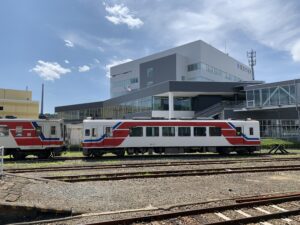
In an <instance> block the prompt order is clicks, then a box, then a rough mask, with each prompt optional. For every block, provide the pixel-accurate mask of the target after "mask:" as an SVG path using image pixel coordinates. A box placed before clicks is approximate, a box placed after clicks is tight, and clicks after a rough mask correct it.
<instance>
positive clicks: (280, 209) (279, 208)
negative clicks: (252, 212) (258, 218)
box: [254, 205, 293, 222]
mask: <svg viewBox="0 0 300 225" xmlns="http://www.w3.org/2000/svg"><path fill="white" fill-rule="evenodd" d="M274 206H275V207H274ZM272 207H273V208H275V209H278V210H279V211H282V212H287V211H288V210H286V209H283V208H281V207H278V206H276V205H272ZM254 208H255V209H256V210H258V211H261V212H263V213H265V214H271V212H269V211H267V210H265V209H262V208H260V207H254ZM282 220H283V221H285V222H292V221H293V220H291V219H288V218H282Z"/></svg>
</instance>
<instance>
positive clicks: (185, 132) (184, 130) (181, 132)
mask: <svg viewBox="0 0 300 225" xmlns="http://www.w3.org/2000/svg"><path fill="white" fill-rule="evenodd" d="M178 136H181V137H186V136H191V128H190V127H178Z"/></svg>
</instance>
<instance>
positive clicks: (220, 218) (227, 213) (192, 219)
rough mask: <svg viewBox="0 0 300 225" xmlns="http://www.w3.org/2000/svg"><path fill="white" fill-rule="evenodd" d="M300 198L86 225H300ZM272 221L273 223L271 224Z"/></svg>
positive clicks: (262, 200)
mask: <svg viewBox="0 0 300 225" xmlns="http://www.w3.org/2000/svg"><path fill="white" fill-rule="evenodd" d="M299 201H300V195H292V196H284V197H275V198H271V199H258V200H255V201H250V202H244V203H237V204H232V205H225V206H217V207H210V208H201V209H190V210H176V211H172V212H167V213H159V214H154V215H147V216H137V217H127V218H124V219H116V220H107V221H101V222H93V223H86V225H117V224H122V225H130V224H135V225H138V224H143V225H145V224H149V225H150V224H151V225H154V224H155V225H166V224H168V225H172V224H185V225H195V224H205V225H228V224H234V225H236V224H247V223H259V224H263V225H273V224H275V223H272V221H273V220H275V222H276V224H299V223H300V217H299V215H300V202H299ZM270 220H272V221H270Z"/></svg>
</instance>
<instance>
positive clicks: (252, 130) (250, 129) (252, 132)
mask: <svg viewBox="0 0 300 225" xmlns="http://www.w3.org/2000/svg"><path fill="white" fill-rule="evenodd" d="M249 134H250V135H254V129H253V127H250V128H249Z"/></svg>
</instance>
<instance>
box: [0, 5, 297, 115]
mask: <svg viewBox="0 0 300 225" xmlns="http://www.w3.org/2000/svg"><path fill="white" fill-rule="evenodd" d="M0 27H1V35H0V58H1V67H0V87H1V88H12V89H25V88H26V86H28V88H29V89H30V90H32V91H33V98H34V100H39V99H40V92H41V84H42V83H43V82H44V83H45V91H46V95H45V111H46V112H50V113H52V112H53V111H54V107H55V106H59V105H68V104H76V103H83V102H92V101H100V100H105V99H108V98H109V77H108V76H109V74H108V70H109V67H110V66H111V65H116V64H118V63H120V62H126V61H129V60H132V59H137V58H140V57H143V56H146V55H148V54H151V53H155V52H157V51H161V50H165V49H168V48H171V47H174V46H178V45H180V44H184V43H187V42H190V41H195V40H198V39H201V40H203V41H205V42H207V43H209V44H211V45H213V46H214V47H216V48H218V49H220V50H222V51H224V50H225V43H226V49H227V52H228V53H229V55H231V56H232V57H234V58H236V59H238V60H239V61H241V62H244V63H247V58H246V51H248V50H250V49H254V50H256V52H257V65H256V67H255V72H256V79H258V80H265V81H267V82H273V81H280V80H286V79H295V78H300V2H299V1H297V0H294V1H293V0H265V1H261V0H251V1H240V0H228V1H226V0H214V1H211V0H198V1H197V0H176V1H167V0H164V1H163V0H148V1H146V0H139V1H134V0H132V1H99V0H22V1H19V0H2V1H1V3H0Z"/></svg>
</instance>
